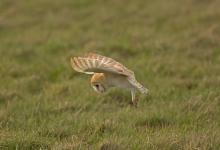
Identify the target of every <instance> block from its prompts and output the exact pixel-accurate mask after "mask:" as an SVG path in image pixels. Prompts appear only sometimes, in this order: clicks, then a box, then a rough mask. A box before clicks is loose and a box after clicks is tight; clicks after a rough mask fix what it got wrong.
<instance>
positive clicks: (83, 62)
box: [71, 53, 134, 76]
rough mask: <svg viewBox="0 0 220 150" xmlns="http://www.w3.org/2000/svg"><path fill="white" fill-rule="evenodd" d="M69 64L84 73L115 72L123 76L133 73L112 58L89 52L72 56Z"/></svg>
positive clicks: (132, 74)
mask: <svg viewBox="0 0 220 150" xmlns="http://www.w3.org/2000/svg"><path fill="white" fill-rule="evenodd" d="M71 65H72V67H73V69H74V70H76V71H78V72H83V73H86V74H94V73H104V72H110V73H116V74H121V75H125V76H134V73H133V72H132V71H131V70H129V69H127V68H126V67H125V66H123V65H122V64H121V63H119V62H117V61H115V60H114V59H112V58H109V57H105V56H102V55H98V54H94V53H89V54H87V55H85V56H83V57H72V58H71Z"/></svg>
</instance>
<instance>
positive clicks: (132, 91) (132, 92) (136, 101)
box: [131, 90, 138, 107]
mask: <svg viewBox="0 0 220 150" xmlns="http://www.w3.org/2000/svg"><path fill="white" fill-rule="evenodd" d="M131 97H132V104H133V105H134V106H135V107H137V103H138V98H137V96H136V91H135V90H131Z"/></svg>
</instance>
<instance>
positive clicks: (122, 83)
mask: <svg viewBox="0 0 220 150" xmlns="http://www.w3.org/2000/svg"><path fill="white" fill-rule="evenodd" d="M106 79H107V82H108V84H109V86H112V87H119V88H124V89H130V88H133V85H132V84H131V83H130V82H129V81H128V79H127V76H124V75H118V74H107V75H106Z"/></svg>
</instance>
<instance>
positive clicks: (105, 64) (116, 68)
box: [71, 53, 148, 106]
mask: <svg viewBox="0 0 220 150" xmlns="http://www.w3.org/2000/svg"><path fill="white" fill-rule="evenodd" d="M71 66H72V68H73V69H74V70H75V71H77V72H81V73H86V74H92V75H93V76H92V77H91V80H90V82H91V86H92V88H93V89H94V90H95V91H96V92H98V93H104V92H106V91H107V90H108V89H110V88H112V87H119V88H123V89H128V90H130V91H131V97H132V101H131V102H132V104H133V105H134V106H137V102H138V98H137V97H136V92H137V91H140V92H141V93H143V94H147V93H148V89H146V88H145V87H144V86H143V85H141V84H140V83H139V82H137V80H136V79H135V75H134V72H133V71H131V70H129V69H127V68H126V67H125V66H124V65H122V64H121V63H119V62H117V61H115V60H114V59H112V58H109V57H105V56H102V55H99V54H95V53H89V54H86V55H85V56H82V57H72V58H71Z"/></svg>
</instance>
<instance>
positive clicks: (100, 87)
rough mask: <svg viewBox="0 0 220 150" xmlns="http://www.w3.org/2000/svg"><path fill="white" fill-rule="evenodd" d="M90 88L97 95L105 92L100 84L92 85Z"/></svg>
mask: <svg viewBox="0 0 220 150" xmlns="http://www.w3.org/2000/svg"><path fill="white" fill-rule="evenodd" d="M92 88H93V89H94V90H95V91H96V92H98V93H104V92H105V91H106V90H105V88H104V86H103V85H102V84H101V83H92Z"/></svg>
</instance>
